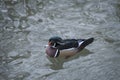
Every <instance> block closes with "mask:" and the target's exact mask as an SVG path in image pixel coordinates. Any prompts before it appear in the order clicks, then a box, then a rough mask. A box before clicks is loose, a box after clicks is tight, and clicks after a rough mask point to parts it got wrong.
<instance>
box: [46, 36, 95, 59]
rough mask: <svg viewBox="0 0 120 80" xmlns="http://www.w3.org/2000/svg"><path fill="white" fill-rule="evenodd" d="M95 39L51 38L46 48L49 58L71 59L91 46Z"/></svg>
mask: <svg viewBox="0 0 120 80" xmlns="http://www.w3.org/2000/svg"><path fill="white" fill-rule="evenodd" d="M93 41H94V38H88V39H62V38H61V37H57V36H55V37H51V38H50V39H49V41H48V45H47V47H46V54H47V56H49V57H53V58H56V57H64V58H68V57H71V56H73V55H75V54H77V53H78V52H80V51H82V50H83V49H84V48H85V47H86V46H87V45H89V44H91V43H92V42H93Z"/></svg>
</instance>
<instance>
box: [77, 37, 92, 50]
mask: <svg viewBox="0 0 120 80" xmlns="http://www.w3.org/2000/svg"><path fill="white" fill-rule="evenodd" d="M93 41H94V38H89V39H86V40H83V41H82V42H80V44H79V47H78V52H79V51H81V50H83V49H84V48H85V47H86V46H87V45H89V44H91V43H92V42H93Z"/></svg>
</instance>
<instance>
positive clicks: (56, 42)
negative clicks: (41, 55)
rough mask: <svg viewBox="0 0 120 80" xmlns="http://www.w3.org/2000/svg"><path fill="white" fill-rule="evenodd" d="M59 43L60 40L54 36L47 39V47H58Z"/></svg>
mask: <svg viewBox="0 0 120 80" xmlns="http://www.w3.org/2000/svg"><path fill="white" fill-rule="evenodd" d="M61 42H62V38H60V37H57V36H55V37H51V38H50V39H49V41H48V45H49V46H52V47H56V46H57V45H60V43H61Z"/></svg>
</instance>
